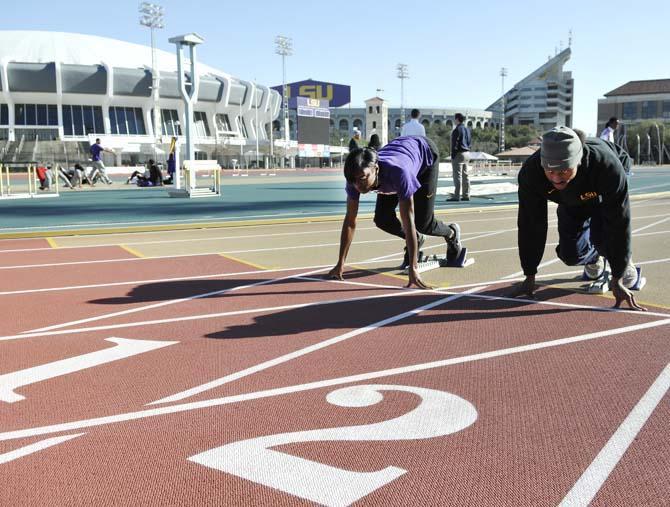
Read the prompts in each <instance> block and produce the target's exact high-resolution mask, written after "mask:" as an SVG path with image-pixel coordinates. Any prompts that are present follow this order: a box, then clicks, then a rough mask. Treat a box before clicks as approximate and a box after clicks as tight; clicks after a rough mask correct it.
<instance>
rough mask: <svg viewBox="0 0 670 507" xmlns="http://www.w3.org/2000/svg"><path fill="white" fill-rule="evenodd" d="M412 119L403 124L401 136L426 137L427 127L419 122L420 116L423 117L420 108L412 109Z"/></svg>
mask: <svg viewBox="0 0 670 507" xmlns="http://www.w3.org/2000/svg"><path fill="white" fill-rule="evenodd" d="M410 116H411V118H410V120H409V121H408V122H407V123H405V124H404V125H403V126H402V129H401V130H400V136H401V137H404V136H423V137H426V128H425V127H424V126H423V125H421V123H419V118H420V117H421V111H419V110H418V109H412V112H411V113H410Z"/></svg>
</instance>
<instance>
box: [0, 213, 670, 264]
mask: <svg viewBox="0 0 670 507" xmlns="http://www.w3.org/2000/svg"><path fill="white" fill-rule="evenodd" d="M655 217H664V218H667V214H661V215H649V216H645V217H635V219H643V218H655ZM471 221H472V220H471ZM554 221H555V220H551V221H550V222H549V223H553V222H554ZM663 221H665V220H661V221H660V222H663ZM660 222H659V223H660ZM459 223H465V221H461V222H459ZM652 225H656V224H652ZM649 227H651V225H649V226H645V227H643V228H641V229H639V230H643V229H647V228H649ZM515 230H516V228H514V229H504V230H500V231H488V232H486V233H477V235H475V236H469V235H465V234H464V235H463V239H464V240H466V239H467V240H468V241H473V240H475V239H480V238H484V237H488V236H494V235H496V234H502V233H505V232H512V231H515ZM633 232H635V231H633ZM398 240H399V238H396V237H394V238H390V239H379V240H368V241H357V242H356V244H360V243H385V242H391V241H398ZM123 244H129V243H123ZM338 245H339V243H320V244H313V245H296V246H293V247H282V249H284V250H290V249H300V248H321V247H331V246H338ZM440 246H442V245H441V244H437V245H433V246H430V247H426V248H424V250H428V249H432V248H438V247H440ZM548 246H549V245H548ZM64 248H67V247H60V248H58V249H51V248H50V250H62V249H64ZM515 248H516V247H510V248H503V249H500V250H497V249H496V250H487V251H503V250H514V249H515ZM275 250H278V248H260V249H259V248H257V249H246V250H225V251H222V250H216V251H211V252H199V253H191V254H176V255H163V256H154V257H127V258H121V259H98V260H93V261H71V262H55V263H46V264H19V265H12V266H0V270H7V269H29V268H42V267H56V266H77V265H86V264H104V263H115V262H131V261H132V262H135V261H149V260H156V259H177V258H181V257H199V256H203V257H204V256H208V255H221V254H223V255H227V254H231V255H232V254H240V253H258V252H271V251H275ZM0 253H2V251H1V250H0ZM471 253H476V252H471ZM397 255H398V254H397V253H395V254H390V255H386V256H382V257H377V258H376V259H373V260H374V261H380V260H385V259H388V258H391V257H394V256H397Z"/></svg>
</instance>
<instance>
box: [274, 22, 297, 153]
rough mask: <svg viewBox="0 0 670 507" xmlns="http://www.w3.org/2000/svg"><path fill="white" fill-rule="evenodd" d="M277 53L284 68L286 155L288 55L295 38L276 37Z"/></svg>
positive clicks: (285, 141)
mask: <svg viewBox="0 0 670 507" xmlns="http://www.w3.org/2000/svg"><path fill="white" fill-rule="evenodd" d="M275 53H276V54H278V55H281V69H282V89H281V90H282V93H281V96H282V109H283V110H284V156H286V153H288V142H289V128H288V93H287V90H286V57H287V56H291V55H292V54H293V39H291V38H290V37H285V36H284V35H277V36H276V37H275Z"/></svg>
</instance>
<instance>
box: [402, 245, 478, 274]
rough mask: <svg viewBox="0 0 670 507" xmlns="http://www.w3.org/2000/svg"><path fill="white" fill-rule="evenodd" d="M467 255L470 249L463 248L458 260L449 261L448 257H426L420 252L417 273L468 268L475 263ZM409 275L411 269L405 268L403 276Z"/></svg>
mask: <svg viewBox="0 0 670 507" xmlns="http://www.w3.org/2000/svg"><path fill="white" fill-rule="evenodd" d="M467 254H468V249H467V248H462V249H461V253H460V255H459V256H458V258H457V259H454V260H453V261H448V260H447V258H446V257H438V256H437V255H425V254H424V253H423V252H419V254H418V256H417V257H418V265H419V269H418V270H417V271H418V272H419V273H423V272H424V271H430V270H432V269H436V268H466V267H468V266H471V265H473V264H474V263H475V260H474V259H468V258H467ZM408 273H409V268H408V267H405V268H403V274H405V275H406V274H408Z"/></svg>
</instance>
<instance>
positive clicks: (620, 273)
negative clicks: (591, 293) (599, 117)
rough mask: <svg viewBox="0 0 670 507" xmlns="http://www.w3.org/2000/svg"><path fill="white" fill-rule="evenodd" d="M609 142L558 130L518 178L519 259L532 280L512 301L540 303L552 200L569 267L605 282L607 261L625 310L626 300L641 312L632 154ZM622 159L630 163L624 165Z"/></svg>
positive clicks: (547, 136)
mask: <svg viewBox="0 0 670 507" xmlns="http://www.w3.org/2000/svg"><path fill="white" fill-rule="evenodd" d="M617 153H618V152H617V151H616V149H615V146H614V145H613V144H611V143H608V142H606V141H603V140H602V139H591V138H589V139H584V136H583V133H581V132H575V131H574V130H572V129H570V128H568V127H556V128H554V129H552V130H550V131H549V132H547V133H546V134H544V135H543V136H542V145H541V147H540V149H539V150H538V151H536V152H535V153H534V154H533V155H531V156H530V157H529V158H528V159H527V160H526V162H524V164H523V166H522V167H521V171H519V212H518V221H517V223H518V228H519V233H518V241H519V257H520V260H521V267H522V268H523V272H524V275H525V276H526V279H525V280H524V281H523V282H522V283H521V284H520V285H518V286H517V287H515V288H514V289H513V290H512V291H511V292H510V296H512V297H517V296H520V295H528V296H531V297H532V296H533V292H534V291H535V274H536V273H537V267H538V265H539V264H540V261H541V260H542V255H543V253H544V248H545V244H546V240H547V201H553V202H555V203H557V204H558V209H557V216H558V235H559V243H558V246H557V247H556V253H557V254H558V257H559V258H560V259H561V260H562V261H563V262H565V264H567V265H568V266H575V265H583V266H584V276H585V277H586V278H588V279H591V280H597V279H599V278H600V277H601V276H603V272H604V270H605V259H607V261H608V262H609V264H610V267H611V269H612V280H611V283H610V286H611V289H612V293H613V294H614V298H615V300H616V302H615V305H614V306H615V307H616V308H618V307H619V306H620V305H621V303H622V302H623V301H626V302H627V303H628V305H629V306H630V307H631V308H632V309H635V310H644V308H642V307H641V306H639V305H638V304H637V303H636V302H635V297H634V296H633V294H632V293H631V292H630V289H631V288H632V287H633V286H634V285H635V284H636V283H637V282H638V278H639V273H638V271H637V269H636V268H635V265H634V264H633V262H632V260H631V225H630V204H629V201H628V180H627V178H626V172H625V169H624V164H626V165H629V164H630V159H629V158H628V155H627V154H626V153H625V152H621V153H618V155H619V157H617ZM621 158H623V164H622V161H621V160H620V159H621Z"/></svg>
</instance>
